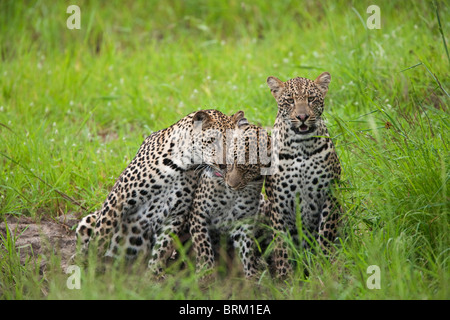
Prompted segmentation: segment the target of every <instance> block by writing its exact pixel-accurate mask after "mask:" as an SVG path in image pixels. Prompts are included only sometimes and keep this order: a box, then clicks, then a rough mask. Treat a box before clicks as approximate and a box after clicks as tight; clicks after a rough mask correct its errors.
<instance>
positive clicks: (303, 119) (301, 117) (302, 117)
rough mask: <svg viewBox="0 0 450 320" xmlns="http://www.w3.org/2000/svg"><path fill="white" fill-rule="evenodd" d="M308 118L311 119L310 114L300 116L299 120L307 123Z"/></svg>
mask: <svg viewBox="0 0 450 320" xmlns="http://www.w3.org/2000/svg"><path fill="white" fill-rule="evenodd" d="M308 118H309V114H299V115H298V116H297V119H298V120H300V121H302V122H305V121H306V120H307V119H308Z"/></svg>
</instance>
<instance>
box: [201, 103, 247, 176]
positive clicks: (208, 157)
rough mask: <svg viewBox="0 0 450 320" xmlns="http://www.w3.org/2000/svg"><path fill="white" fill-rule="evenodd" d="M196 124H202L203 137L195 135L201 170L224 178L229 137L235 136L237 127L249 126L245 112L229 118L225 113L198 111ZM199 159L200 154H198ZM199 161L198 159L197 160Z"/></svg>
mask: <svg viewBox="0 0 450 320" xmlns="http://www.w3.org/2000/svg"><path fill="white" fill-rule="evenodd" d="M193 121H194V122H195V123H200V125H201V130H198V129H197V130H194V131H197V132H201V135H194V141H193V142H194V144H195V145H196V147H195V148H194V150H196V151H201V153H200V155H201V159H200V160H201V161H200V162H198V161H197V162H196V163H199V164H200V166H199V167H200V168H203V169H206V170H205V171H204V173H205V174H207V175H209V176H216V177H221V178H223V175H224V174H223V172H222V171H224V170H225V169H226V154H227V152H226V149H227V136H228V135H231V134H233V132H234V130H235V128H236V127H240V126H244V125H245V124H248V121H247V119H245V116H244V112H243V111H238V112H237V113H235V114H233V115H231V116H227V115H225V114H223V113H219V114H217V113H215V114H210V113H206V112H205V111H198V112H197V113H196V114H195V115H194V117H193ZM196 156H197V157H198V152H197V153H196ZM197 160H198V159H197Z"/></svg>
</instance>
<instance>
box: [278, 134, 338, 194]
mask: <svg viewBox="0 0 450 320" xmlns="http://www.w3.org/2000/svg"><path fill="white" fill-rule="evenodd" d="M329 149H330V150H329ZM330 152H331V148H329V145H328V143H325V144H319V145H317V146H311V147H310V148H308V149H306V148H305V147H304V146H302V145H300V146H298V145H295V144H293V145H291V146H290V148H284V149H282V150H281V152H280V154H279V163H278V170H277V172H276V174H275V175H274V179H273V181H274V183H275V184H276V185H277V186H281V187H282V188H283V189H284V190H289V191H286V192H291V193H295V194H297V193H300V194H305V193H311V192H318V191H320V190H322V189H324V188H325V187H327V186H328V185H329V182H330V180H331V179H332V177H333V174H332V167H331V166H330V165H329V163H328V162H327V160H328V157H329V153H330Z"/></svg>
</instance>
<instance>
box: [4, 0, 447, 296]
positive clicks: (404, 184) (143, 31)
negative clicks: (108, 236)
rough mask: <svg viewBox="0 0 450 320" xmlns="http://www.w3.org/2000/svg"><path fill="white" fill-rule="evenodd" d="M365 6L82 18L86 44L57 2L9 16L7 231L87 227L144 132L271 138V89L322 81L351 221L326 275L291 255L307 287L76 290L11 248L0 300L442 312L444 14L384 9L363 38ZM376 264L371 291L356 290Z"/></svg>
mask: <svg viewBox="0 0 450 320" xmlns="http://www.w3.org/2000/svg"><path fill="white" fill-rule="evenodd" d="M371 4H372V3H369V2H366V1H349V2H345V1H337V2H335V1H320V2H316V1H304V2H302V3H301V2H298V1H252V2H243V1H219V0H217V1H201V0H197V1H164V2H162V1H137V2H135V1H127V2H124V1H98V2H97V1H96V2H93V1H79V2H78V5H79V6H80V8H81V19H82V20H81V30H68V29H67V28H66V19H67V18H68V16H69V14H67V13H66V8H67V4H65V3H64V2H60V1H58V2H54V1H24V2H22V1H2V2H1V4H0V30H1V31H0V50H1V52H0V53H1V59H2V61H1V63H0V216H1V217H2V219H3V217H5V216H6V215H16V216H31V217H34V218H36V219H37V220H38V219H41V218H43V217H56V216H58V215H61V214H63V213H68V212H75V213H77V214H80V215H83V214H87V213H88V212H91V211H92V210H94V209H96V208H99V207H100V206H101V204H102V202H103V200H104V199H105V197H106V195H107V194H108V191H109V190H110V189H111V187H112V185H113V184H114V181H115V179H116V178H117V177H118V175H119V174H120V172H122V170H123V169H124V168H125V167H126V166H127V164H128V163H129V161H130V160H131V159H132V158H133V157H134V155H135V153H136V151H137V149H138V147H139V146H140V144H141V142H142V140H143V138H144V137H145V136H147V135H148V134H150V133H151V132H153V131H156V130H159V129H162V128H165V127H167V126H169V125H171V124H172V123H174V122H176V121H177V120H178V119H180V118H181V117H183V116H184V115H186V114H188V113H190V112H192V111H193V110H197V109H204V108H217V109H219V110H221V111H223V112H225V113H228V114H231V113H232V112H236V111H238V110H244V111H245V113H246V116H247V118H248V119H249V121H250V122H252V123H256V124H260V125H263V126H267V127H270V126H272V125H273V123H274V121H275V116H276V111H277V109H276V103H275V101H274V100H273V98H272V96H271V95H270V92H269V89H268V88H267V86H266V84H265V80H266V78H267V77H268V76H270V75H273V76H277V77H279V78H280V79H283V80H287V79H289V78H292V77H295V76H304V77H309V78H315V77H317V76H318V75H319V74H320V73H321V72H322V71H329V72H330V73H331V75H332V82H331V84H330V90H329V93H328V95H327V98H326V111H325V116H326V118H327V120H328V126H329V130H330V132H331V134H332V136H333V139H334V142H335V144H336V147H337V151H338V153H339V156H340V159H341V162H342V166H343V177H342V178H343V184H342V186H341V190H340V191H341V192H340V198H341V201H342V203H343V207H344V211H345V215H344V218H343V223H342V230H341V237H340V244H339V245H338V246H337V249H336V253H335V255H334V256H333V258H332V260H331V261H332V262H331V263H330V262H329V261H327V260H326V259H324V258H323V257H321V256H311V257H309V256H305V253H303V252H298V253H297V254H296V255H295V256H294V258H295V259H297V260H299V261H303V260H305V261H308V262H306V265H308V267H309V269H310V275H309V277H307V278H305V277H304V276H303V274H302V272H300V271H298V272H296V273H295V275H294V276H293V277H292V279H289V280H287V281H286V282H284V283H279V282H274V281H272V280H271V279H270V277H268V276H267V275H266V274H265V275H264V276H263V277H262V278H261V279H260V281H259V284H258V285H254V284H252V283H248V282H246V281H244V280H242V278H241V277H239V276H236V275H222V276H221V277H219V278H218V279H217V280H216V282H213V283H212V284H210V285H209V286H203V285H202V284H199V283H198V281H197V279H196V278H195V276H193V273H192V268H188V269H187V270H185V271H182V272H177V271H176V269H174V270H172V271H171V272H170V275H169V276H168V278H167V280H166V281H164V282H155V281H153V280H151V279H150V278H146V277H143V276H142V274H141V272H139V271H136V272H134V273H133V272H131V273H126V274H125V275H124V273H123V272H122V273H121V272H119V270H118V269H115V268H112V269H111V270H107V271H106V272H105V273H103V274H98V273H96V272H94V271H95V270H93V269H94V268H93V267H89V268H86V269H83V270H82V285H81V289H80V290H69V289H67V287H66V280H67V277H68V275H66V274H64V273H62V272H61V271H59V270H58V268H57V265H58V257H57V256H54V257H45V258H46V259H48V260H50V267H49V268H48V271H46V272H45V273H44V274H43V275H40V274H39V268H38V267H36V266H35V265H34V264H33V263H32V262H31V261H28V262H26V263H25V264H20V261H19V260H18V251H19V250H20V248H17V247H16V246H15V245H14V236H12V235H7V236H6V237H3V238H2V239H1V246H0V256H1V270H0V297H2V298H6V299H31V298H55V299H64V298H88V299H95V298H118V299H127V298H133V299H185V298H186V299H201V298H203V299H219V298H222V299H229V298H230V299H242V298H245V299H248V298H254V299H311V298H314V299H372V298H380V299H393V298H394V299H395V298H398V299H449V298H450V293H449V290H448V288H449V287H450V281H449V275H450V272H449V256H450V255H449V248H450V239H449V236H448V231H449V192H448V185H449V171H448V168H449V162H450V156H449V155H450V153H449V143H450V135H449V113H448V111H449V110H448V106H449V101H450V98H449V92H450V81H449V79H450V77H449V76H450V72H449V70H450V61H449V59H448V53H447V52H448V49H447V43H448V42H449V41H448V34H449V33H450V23H449V21H450V19H449V17H450V16H449V7H448V4H446V3H445V2H444V1H437V2H426V1H423V2H421V1H414V2H411V3H408V5H406V4H405V3H404V2H403V1H379V3H378V5H379V7H380V10H381V29H379V30H376V29H374V30H370V29H367V27H366V26H365V24H364V23H363V22H365V20H366V19H367V18H368V17H369V14H367V13H366V8H367V7H368V6H369V5H371ZM436 6H438V9H436ZM445 39H447V40H445ZM388 127H389V128H388ZM370 265H378V266H379V267H380V270H381V289H380V290H376V289H374V290H370V289H368V288H367V286H366V280H367V278H368V277H369V275H368V274H367V272H366V270H367V267H368V266H370ZM52 266H53V267H52Z"/></svg>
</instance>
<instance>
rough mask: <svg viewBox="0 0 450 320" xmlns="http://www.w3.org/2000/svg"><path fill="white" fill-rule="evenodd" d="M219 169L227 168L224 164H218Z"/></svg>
mask: <svg viewBox="0 0 450 320" xmlns="http://www.w3.org/2000/svg"><path fill="white" fill-rule="evenodd" d="M219 168H220V170H225V169H226V168H227V165H226V164H219Z"/></svg>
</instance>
